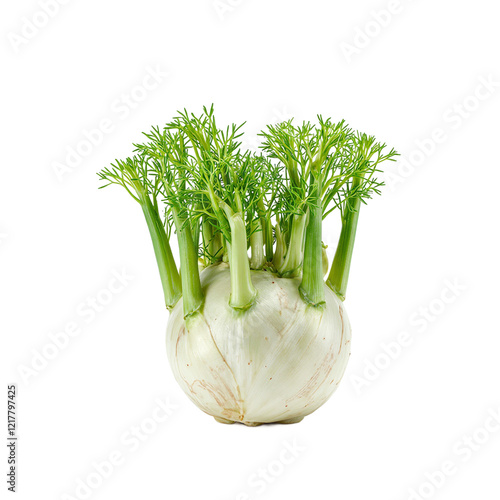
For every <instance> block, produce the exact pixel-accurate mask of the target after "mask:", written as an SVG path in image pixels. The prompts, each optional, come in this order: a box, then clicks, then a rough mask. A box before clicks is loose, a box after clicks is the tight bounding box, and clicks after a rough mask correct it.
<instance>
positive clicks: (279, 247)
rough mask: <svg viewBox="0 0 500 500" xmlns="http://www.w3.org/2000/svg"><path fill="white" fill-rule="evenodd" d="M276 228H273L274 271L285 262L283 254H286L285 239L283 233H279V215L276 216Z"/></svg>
mask: <svg viewBox="0 0 500 500" xmlns="http://www.w3.org/2000/svg"><path fill="white" fill-rule="evenodd" d="M276 219H277V220H276V226H275V231H276V252H275V253H274V256H273V265H274V267H275V268H276V269H279V268H280V267H281V266H282V265H283V262H284V260H285V253H286V242H285V238H284V236H283V233H282V232H281V225H280V220H279V215H278V216H276Z"/></svg>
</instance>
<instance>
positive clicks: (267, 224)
mask: <svg viewBox="0 0 500 500" xmlns="http://www.w3.org/2000/svg"><path fill="white" fill-rule="evenodd" d="M258 207H259V216H260V223H261V225H262V231H263V239H264V245H265V247H266V261H267V262H272V261H273V243H274V241H273V225H272V223H271V216H270V214H269V213H266V209H265V206H264V201H263V200H262V198H261V199H260V200H259V202H258Z"/></svg>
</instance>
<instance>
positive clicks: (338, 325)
mask: <svg viewBox="0 0 500 500" xmlns="http://www.w3.org/2000/svg"><path fill="white" fill-rule="evenodd" d="M251 274H252V283H253V285H254V287H255V288H256V290H257V292H258V294H257V298H256V301H255V303H254V304H253V305H252V306H251V308H250V309H248V310H246V311H242V312H237V311H235V310H233V309H232V308H231V307H230V306H229V296H230V271H229V266H228V265H227V264H219V265H217V266H212V267H209V268H207V269H205V270H204V271H203V272H202V273H201V283H202V287H203V289H204V293H205V303H204V307H203V314H198V315H195V316H194V317H191V318H188V320H187V322H185V321H184V319H183V309H182V300H181V301H179V303H178V304H177V305H176V306H175V308H174V309H173V310H172V313H171V316H170V320H169V323H168V327H167V353H168V357H169V361H170V364H171V367H172V370H173V372H174V375H175V378H176V380H177V382H178V383H179V384H180V386H181V387H182V389H183V390H184V392H185V393H186V394H187V395H188V396H189V398H190V399H191V400H192V401H193V402H194V403H195V404H196V405H197V406H198V407H199V408H200V409H201V410H203V411H204V412H206V413H208V414H209V415H212V416H214V417H215V418H216V419H217V420H219V421H222V422H227V423H230V422H242V423H244V424H247V425H258V424H261V423H268V422H282V423H293V422H297V421H300V420H301V419H302V418H303V417H304V416H306V415H308V414H310V413H312V412H313V411H314V410H316V409H317V408H319V407H320V406H321V405H322V404H323V403H325V402H326V401H327V399H328V398H329V397H330V396H331V395H332V394H333V392H334V391H335V389H336V388H337V386H338V384H339V382H340V380H341V379H342V376H343V374H344V371H345V368H346V365H347V361H348V359H349V355H350V342H351V326H350V324H349V319H348V317H347V314H346V312H345V309H344V306H343V303H342V302H341V301H340V300H339V299H338V298H337V296H336V295H335V294H334V293H333V292H332V291H331V290H330V289H329V288H328V287H327V286H326V285H325V295H326V306H325V307H324V308H322V309H316V308H314V307H310V306H307V305H306V304H305V302H304V301H303V300H302V298H301V297H300V294H299V291H298V287H299V284H300V280H299V279H287V278H278V277H277V276H276V275H275V274H273V273H271V272H267V271H252V273H251Z"/></svg>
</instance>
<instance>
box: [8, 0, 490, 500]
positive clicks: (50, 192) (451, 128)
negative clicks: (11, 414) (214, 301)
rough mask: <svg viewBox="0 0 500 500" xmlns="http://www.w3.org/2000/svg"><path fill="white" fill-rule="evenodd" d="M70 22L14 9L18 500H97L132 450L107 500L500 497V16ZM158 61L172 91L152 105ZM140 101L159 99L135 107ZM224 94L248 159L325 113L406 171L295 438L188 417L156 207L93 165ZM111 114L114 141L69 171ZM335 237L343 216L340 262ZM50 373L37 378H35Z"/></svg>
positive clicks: (141, 14) (170, 10)
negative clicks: (339, 357)
mask: <svg viewBox="0 0 500 500" xmlns="http://www.w3.org/2000/svg"><path fill="white" fill-rule="evenodd" d="M58 5H59V8H58V11H57V12H55V10H54V11H53V13H52V17H51V18H50V19H48V20H47V18H46V16H45V19H44V15H43V14H41V15H40V12H43V11H42V10H41V7H40V5H39V3H37V2H36V1H34V0H23V1H17V2H3V4H2V8H1V13H0V19H1V21H0V23H1V32H2V43H1V47H0V51H1V57H2V79H1V83H0V85H1V93H0V98H1V117H2V119H1V126H2V131H1V139H2V141H1V148H2V160H1V169H2V176H1V181H0V204H1V206H0V234H1V237H0V284H1V286H0V307H1V319H0V321H1V333H2V337H1V338H2V376H3V381H4V382H5V383H4V384H3V388H2V391H4V392H3V399H4V400H5V399H6V385H7V383H17V384H18V423H19V427H18V435H19V442H18V454H19V476H18V498H21V499H26V500H28V499H29V500H31V499H34V498H36V499H41V500H45V499H63V498H66V499H67V498H83V497H82V495H81V493H82V492H81V491H79V492H77V491H76V489H77V484H81V483H79V481H87V480H88V479H89V478H91V483H92V484H93V486H95V485H97V483H99V477H96V475H95V471H94V466H93V465H92V464H93V462H103V461H106V460H108V458H109V455H110V454H113V453H115V455H116V453H121V456H122V462H121V464H120V465H117V466H115V468H114V470H113V471H112V473H111V474H110V475H109V477H107V478H105V479H104V480H103V481H102V484H100V485H99V486H98V487H97V488H94V487H93V489H92V490H91V493H90V494H89V495H88V497H89V498H96V499H97V498H127V499H128V498H148V499H164V498H175V499H177V500H184V499H190V500H191V499H196V498H204V499H207V500H236V499H238V498H239V499H240V500H243V499H246V498H251V499H254V498H255V499H257V498H259V499H302V498H342V499H344V500H351V499H352V500H354V499H361V498H370V499H373V500H378V499H380V500H387V499H401V500H403V499H407V498H413V499H418V498H439V499H443V500H445V499H453V500H457V499H458V500H461V499H469V498H477V497H479V498H481V499H483V500H489V499H498V498H500V484H499V482H498V470H499V465H500V432H498V429H499V424H496V425H494V424H493V420H492V419H491V418H490V419H489V420H488V415H490V414H494V413H495V412H496V414H497V415H498V412H499V411H500V408H499V407H500V393H499V392H500V391H499V381H500V364H499V363H498V352H499V348H500V337H499V333H500V332H499V327H498V310H499V304H500V296H499V293H498V286H497V283H496V282H497V281H498V278H499V264H498V262H499V255H500V245H499V238H498V228H499V224H498V218H499V217H498V216H499V213H498V212H499V210H498V203H497V197H498V182H499V180H500V175H499V164H498V143H499V142H498V141H499V132H500V127H499V116H500V97H499V95H498V94H500V86H499V85H500V84H499V82H500V59H499V57H498V49H499V44H500V32H499V30H498V19H499V14H500V12H499V10H498V6H497V4H496V2H493V1H492V0H475V1H462V2H456V1H452V0H441V1H440V2H431V1H430V0H419V1H416V0H415V1H410V0H401V2H399V5H398V2H397V1H396V2H394V1H393V2H389V1H388V0H380V1H379V0H376V1H375V0H372V1H369V0H362V1H355V2H347V1H344V2H339V1H335V2H326V1H319V0H311V1H308V2H298V1H295V0H293V1H291V0H277V1H276V0H274V1H267V2H266V1H264V0H243V1H238V0H222V1H221V2H219V3H218V7H217V8H216V6H214V3H213V2H212V0H198V1H184V2H181V1H176V2H173V1H165V2H158V1H154V0H141V1H140V2H139V1H127V2H124V1H118V0H107V1H97V0H86V1H82V0H79V1H78V0H72V1H71V0H70V1H67V2H66V4H65V5H62V4H58ZM389 8H391V10H392V13H390V14H389V15H388V14H387V10H388V9H389ZM381 11H385V12H383V13H382V14H380V12H381ZM377 13H379V14H380V15H377ZM34 18H35V19H34ZM376 19H378V20H376ZM31 20H34V21H36V23H37V24H38V25H39V26H40V27H37V26H36V25H35V26H34V27H33V26H29V23H30V21H31ZM45 21H47V22H45ZM42 24H45V25H44V26H41V25H42ZM381 24H384V26H381ZM366 31H368V33H369V34H368V36H366V34H365V35H363V32H366ZM343 44H344V45H343ZM346 44H350V48H349V46H348V45H346ZM349 54H350V55H349ZM148 68H150V70H152V69H154V68H159V70H160V73H163V72H165V73H166V72H168V76H158V79H159V80H161V81H160V82H158V83H157V84H156V88H154V89H152V88H151V87H152V86H153V83H152V80H151V79H149V80H147V84H148V85H147V86H148V87H149V90H146V91H145V92H144V91H141V89H138V88H137V87H138V86H140V85H141V82H143V80H144V78H145V77H146V75H147V74H148ZM487 80H489V81H490V82H491V83H490V84H488V85H489V86H490V87H491V88H490V89H489V91H488V90H487V88H486V87H485V85H484V83H481V82H484V81H487ZM476 93H477V95H478V96H480V99H478V98H477V97H475V94H476ZM130 94H132V95H134V96H136V97H138V98H139V100H140V102H136V101H134V102H132V105H126V104H124V102H125V101H124V99H126V97H124V95H125V96H126V95H130ZM212 102H213V103H215V105H216V111H217V117H218V120H219V122H220V123H221V124H226V123H230V122H232V121H235V122H238V123H239V122H241V121H244V120H247V121H248V123H247V125H246V127H245V130H246V131H247V135H248V144H249V145H250V146H255V134H256V133H257V132H258V131H259V129H260V128H261V127H263V126H264V125H265V124H266V123H270V122H276V121H278V120H280V119H284V118H289V117H290V116H295V117H296V119H298V120H303V119H314V117H315V115H316V114H317V113H321V114H323V115H324V116H331V117H333V118H334V119H341V118H345V119H346V120H347V121H348V122H349V123H350V125H351V126H353V127H355V128H357V129H361V130H363V131H366V132H368V133H370V134H374V135H375V136H376V137H377V138H378V139H379V140H382V141H385V142H387V143H388V144H390V145H391V146H394V147H395V148H397V149H398V151H400V152H401V154H402V158H401V160H400V162H399V163H398V164H397V165H393V166H391V168H390V170H389V171H390V173H391V174H392V175H390V176H388V177H387V182H388V184H389V185H388V186H387V188H386V189H385V190H384V194H383V196H382V197H380V198H379V199H377V200H374V201H373V202H371V203H370V205H369V206H368V207H366V208H365V207H363V209H362V213H361V217H360V226H359V230H358V238H357V241H356V249H355V256H354V262H353V269H352V274H351V280H350V283H349V290H348V297H347V301H346V307H347V310H348V311H349V316H350V319H351V323H352V325H353V352H352V356H351V361H350V364H349V366H348V369H347V373H346V376H345V377H344V381H343V383H342V384H341V385H340V387H339V390H338V391H337V393H336V394H335V395H334V396H333V397H332V399H331V400H330V401H329V402H328V403H327V404H326V405H325V406H324V407H322V408H321V409H320V410H318V411H317V412H316V413H315V414H313V415H311V416H309V417H307V418H306V419H305V420H304V421H303V422H302V423H301V424H298V425H294V426H279V425H278V426H262V427H258V428H247V427H244V426H241V425H233V426H225V425H221V424H217V423H216V422H215V421H214V420H213V419H212V418H210V417H208V416H207V415H205V414H203V413H202V412H200V411H199V410H198V409H197V408H195V407H194V406H193V405H192V404H191V403H190V402H189V401H188V400H187V398H186V397H185V395H184V394H183V393H182V391H181V390H180V389H179V388H178V386H177V385H176V383H175V381H174V379H173V376H172V374H171V372H170V368H169V366H168V363H167V359H166V353H165V346H164V342H165V341H164V331H165V326H166V322H167V313H166V312H165V310H164V308H163V304H162V291H161V286H160V281H159V278H158V276H157V270H156V263H155V260H154V256H153V252H152V248H151V244H150V241H149V236H148V233H147V229H146V226H145V224H144V221H143V220H142V214H141V211H140V210H139V209H138V206H136V205H135V204H134V203H133V201H132V200H131V199H129V198H128V197H127V195H126V193H124V192H122V190H120V189H118V188H115V189H112V188H108V189H106V190H105V191H98V190H97V187H98V181H97V176H96V172H97V171H98V170H99V169H101V168H102V167H103V166H105V165H108V164H109V162H110V161H112V160H113V159H115V158H116V157H123V156H126V155H128V154H130V153H131V151H132V143H133V142H134V141H138V140H140V138H141V132H142V131H145V130H148V129H149V127H150V126H151V125H156V124H158V125H161V124H163V123H164V122H166V121H167V120H168V119H169V118H170V117H171V116H172V115H173V113H174V112H175V111H176V110H177V109H180V108H184V107H187V108H188V109H189V110H191V111H195V112H199V111H200V110H201V106H202V105H204V104H206V105H209V104H210V103H212ZM132 106H133V107H132ZM460 110H462V111H460ZM460 113H462V114H460ZM102 120H105V121H106V120H107V126H108V132H109V133H106V134H104V135H103V137H102V140H101V142H100V144H97V145H95V146H91V148H90V150H87V153H88V154H87V156H86V157H85V158H83V159H82V161H81V162H80V163H79V164H78V165H74V166H73V167H72V168H71V170H70V171H67V172H64V173H63V174H62V175H61V174H60V172H59V175H57V174H56V171H55V165H56V164H57V163H60V164H63V163H65V162H66V155H67V153H68V148H76V147H77V146H78V145H79V144H80V146H81V143H82V141H84V140H85V133H86V131H87V132H88V131H91V130H93V129H95V128H96V127H98V126H99V125H100V124H101V122H102ZM105 123H106V122H105ZM110 124H111V125H110ZM109 128H112V130H111V131H109ZM436 129H440V130H441V132H440V131H439V130H438V131H437V132H436ZM95 137H97V136H95ZM433 137H439V144H435V142H430V141H434V140H433V139H432V138H433ZM419 141H420V142H419ZM418 144H420V146H418ZM422 144H423V146H422ZM83 147H84V146H83ZM419 147H420V148H424V149H425V153H419V152H418V151H419ZM59 167H60V166H59ZM337 230H338V224H337V220H336V219H335V218H334V219H332V220H331V221H329V223H328V224H327V226H326V229H325V231H326V233H327V235H326V237H325V239H326V240H327V242H328V243H329V244H330V245H331V246H330V248H333V245H334V242H335V241H336V238H337ZM122 270H125V271H126V273H127V274H128V275H130V276H132V277H133V278H132V279H131V280H130V281H129V282H127V285H126V286H125V287H124V288H123V290H122V292H121V293H115V294H114V295H113V296H112V301H111V302H110V303H109V304H107V305H105V306H104V307H103V308H102V310H101V311H99V312H98V313H96V314H95V316H92V317H91V315H90V313H85V311H88V309H89V308H88V305H86V301H87V300H89V298H91V297H96V296H100V297H104V296H106V292H103V290H104V289H106V287H107V285H108V282H109V280H110V279H111V278H112V277H113V274H112V273H113V272H122ZM450 283H452V284H453V283H456V284H458V289H455V290H454V289H453V288H450ZM453 287H455V288H457V285H453ZM443 293H444V295H443V297H445V298H446V301H447V303H445V302H443V301H442V300H441V296H442V294H443ZM422 308H424V309H422ZM426 311H427V312H426ZM426 318H427V319H426ZM68 323H74V324H76V325H77V327H78V328H79V330H78V331H79V332H80V333H79V335H77V336H74V337H72V338H71V340H70V341H69V343H68V345H67V346H66V347H65V348H64V349H62V350H60V351H59V352H58V353H56V354H55V355H54V356H53V359H51V360H49V361H46V365H45V366H43V363H44V362H43V361H40V359H39V356H40V353H41V352H43V350H44V349H45V352H49V355H53V350H51V348H50V347H47V346H48V345H51V344H52V340H51V338H50V337H49V334H52V335H54V334H57V333H58V332H61V331H63V330H64V329H65V328H66V325H67V324H68ZM405 332H406V334H407V335H406V336H405ZM401 337H403V338H406V339H407V341H406V345H405V346H404V347H401V348H398V347H397V346H396V347H395V345H394V342H395V341H397V340H398V338H399V339H400V338H401ZM408 339H409V340H408ZM391 343H392V344H391ZM387 344H390V345H391V346H392V349H393V355H392V356H393V357H392V359H391V358H389V357H388V355H386V354H384V353H385V351H384V345H386V348H387ZM47 349H48V350H47ZM37 353H38V354H37ZM37 356H38V357H37ZM34 358H36V359H38V361H35V365H36V366H37V367H38V368H37V370H36V375H34V374H33V373H31V375H30V376H26V375H25V376H22V375H21V372H20V370H23V367H31V365H32V363H33V362H34V361H33V359H34ZM157 398H169V399H170V401H171V403H172V404H174V405H176V409H175V410H174V411H173V412H172V414H171V416H170V417H169V418H168V419H167V420H166V421H165V422H162V423H160V424H157V425H156V429H155V430H154V431H152V432H150V434H149V435H147V436H146V437H147V438H146V439H145V440H144V442H141V443H140V445H139V446H138V449H137V450H135V449H134V448H135V447H134V446H132V444H130V443H129V444H126V443H127V441H126V439H127V435H128V436H129V434H127V433H130V432H131V430H132V429H133V426H140V425H141V424H143V425H146V428H147V429H148V431H149V430H151V428H152V427H151V423H152V421H151V420H148V419H150V418H151V417H152V416H153V415H160V413H159V410H158V411H157V412H156V413H155V407H156V406H157V403H156V402H155V400H156V399H157ZM145 422H146V424H145ZM153 423H154V422H153ZM1 425H2V426H5V427H3V428H6V422H5V418H4V417H2V424H1ZM148 425H149V427H148ZM485 425H486V426H487V427H488V429H489V430H484V426H485ZM5 433H6V430H2V435H5ZM124 434H125V438H123V437H122V436H123V435H124ZM467 436H472V441H471V442H469V443H468V444H466V441H464V439H467ZM124 439H125V441H124ZM294 441H295V445H294V444H293V443H294ZM284 442H287V443H288V444H289V445H291V446H296V447H297V449H298V450H299V451H298V452H297V456H293V455H291V454H290V453H288V454H284V453H283V450H284V449H285V447H286V445H285V444H284ZM477 442H480V443H481V444H477ZM3 448H4V447H3ZM472 450H473V451H472ZM6 453H7V449H6V448H4V451H3V452H2V454H1V457H0V459H1V461H2V471H6V465H4V464H6ZM280 456H281V457H286V458H285V461H286V462H287V463H286V464H283V463H282V461H281V462H280ZM292 458H293V459H292ZM444 462H451V465H450V463H448V464H447V466H446V465H445V468H446V467H448V469H447V470H448V472H449V470H453V472H452V473H449V474H448V475H447V476H442V474H440V473H436V471H438V470H440V469H442V467H443V463H444ZM3 474H4V473H2V477H4V478H5V476H4V475H3ZM92 474H93V475H92ZM259 474H260V475H261V476H262V478H264V475H265V477H267V478H268V479H261V480H260V482H259V481H258V480H257V479H256V478H258V475H259ZM429 476H433V478H434V479H433V480H432V481H433V482H434V483H435V484H438V483H439V487H436V486H435V485H434V486H433V485H432V482H431V480H430V479H428V477H429ZM6 486H7V485H6V484H5V482H4V480H2V485H1V489H2V490H4V491H5V490H6ZM412 490H414V491H415V492H416V493H415V494H413V493H411V491H412ZM77 493H78V494H77ZM65 495H70V496H65ZM238 495H240V496H238ZM245 495H247V496H245Z"/></svg>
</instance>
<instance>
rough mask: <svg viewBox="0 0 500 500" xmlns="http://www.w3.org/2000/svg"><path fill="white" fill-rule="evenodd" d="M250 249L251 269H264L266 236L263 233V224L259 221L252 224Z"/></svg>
mask: <svg viewBox="0 0 500 500" xmlns="http://www.w3.org/2000/svg"><path fill="white" fill-rule="evenodd" d="M250 248H251V251H252V253H251V259H250V268H251V269H262V268H263V267H264V264H265V263H266V259H265V256H264V236H263V231H262V224H261V222H260V220H259V219H256V220H253V221H252V222H251V234H250Z"/></svg>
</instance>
